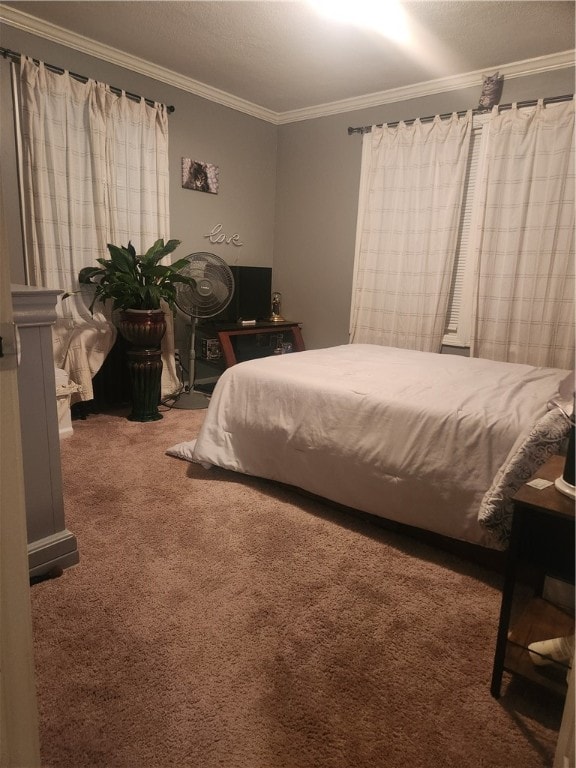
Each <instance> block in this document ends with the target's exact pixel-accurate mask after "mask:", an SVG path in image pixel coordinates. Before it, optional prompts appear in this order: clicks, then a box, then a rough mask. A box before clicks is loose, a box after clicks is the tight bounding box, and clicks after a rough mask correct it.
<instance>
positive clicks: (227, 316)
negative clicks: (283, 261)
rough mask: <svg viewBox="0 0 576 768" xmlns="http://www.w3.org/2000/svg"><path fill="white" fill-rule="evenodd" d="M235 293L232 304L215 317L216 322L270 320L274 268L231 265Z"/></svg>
mask: <svg viewBox="0 0 576 768" xmlns="http://www.w3.org/2000/svg"><path fill="white" fill-rule="evenodd" d="M230 269H231V270H232V274H233V275H234V295H233V296H232V300H231V301H230V304H228V306H227V307H226V309H225V310H224V311H223V312H221V313H220V314H218V315H216V317H214V322H216V323H237V322H239V321H240V320H268V318H269V317H270V314H271V311H272V309H271V297H272V268H271V267H241V266H233V267H232V266H231V267H230Z"/></svg>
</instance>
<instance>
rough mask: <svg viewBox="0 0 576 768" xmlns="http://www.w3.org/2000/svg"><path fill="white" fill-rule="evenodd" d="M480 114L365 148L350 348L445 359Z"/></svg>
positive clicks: (370, 137) (389, 135) (391, 134)
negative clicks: (397, 349) (464, 201)
mask: <svg viewBox="0 0 576 768" xmlns="http://www.w3.org/2000/svg"><path fill="white" fill-rule="evenodd" d="M471 126H472V112H471V111H470V112H468V113H467V114H466V115H464V116H463V117H461V118H459V117H458V116H457V115H456V114H454V115H452V117H451V118H450V119H448V120H441V119H440V117H438V116H437V117H436V118H435V119H434V120H433V121H432V122H431V123H422V122H421V121H420V120H416V121H415V122H414V123H413V124H412V125H411V126H408V125H406V124H405V123H403V122H401V123H399V124H398V126H397V127H394V128H388V127H387V126H386V125H384V126H382V127H376V126H375V127H373V128H372V131H371V133H369V134H366V135H365V136H364V139H363V164H362V175H361V181H360V200H359V217H358V230H357V243H356V258H355V269H354V286H353V292H352V311H351V328H350V340H351V342H352V343H373V344H383V345H386V346H394V347H404V348H406V349H418V350H422V351H428V352H439V351H440V347H441V343H442V337H443V334H444V330H445V325H446V313H447V307H448V300H449V293H450V285H451V280H452V272H453V266H454V255H455V252H456V243H457V237H458V227H459V222H460V215H461V207H462V198H463V189H464V179H465V173H466V164H467V160H468V154H469V144H470V134H471Z"/></svg>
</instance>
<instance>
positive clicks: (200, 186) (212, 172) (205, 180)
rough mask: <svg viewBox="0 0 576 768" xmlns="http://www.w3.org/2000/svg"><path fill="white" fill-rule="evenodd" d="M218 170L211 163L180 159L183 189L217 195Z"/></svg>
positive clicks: (185, 158) (187, 158)
mask: <svg viewBox="0 0 576 768" xmlns="http://www.w3.org/2000/svg"><path fill="white" fill-rule="evenodd" d="M219 174H220V169H219V168H218V166H217V165H212V163H204V162H203V161H201V160H191V159H190V158H189V157H183V158H182V186H183V187H184V188H185V189H195V190H196V191H197V192H209V193H210V194H212V195H217V194H218V184H219V178H218V177H219Z"/></svg>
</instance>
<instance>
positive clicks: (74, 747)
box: [32, 411, 561, 768]
mask: <svg viewBox="0 0 576 768" xmlns="http://www.w3.org/2000/svg"><path fill="white" fill-rule="evenodd" d="M203 415H204V412H203V411H171V412H168V413H166V414H165V418H164V419H163V420H162V421H159V422H154V423H149V424H138V423H131V422H129V421H127V420H126V419H125V418H124V417H123V414H121V413H117V414H109V415H91V416H90V417H89V418H88V419H87V420H86V421H75V422H74V434H73V436H72V437H70V438H69V439H67V440H65V441H64V442H63V443H62V460H63V475H64V489H65V507H66V515H67V523H68V526H69V528H70V529H71V530H72V531H73V532H74V533H75V534H76V535H77V537H78V542H79V549H80V557H81V560H80V564H79V565H78V566H75V567H74V568H71V569H69V570H67V571H66V572H65V573H64V575H63V576H62V577H61V578H59V579H55V580H53V581H45V582H42V583H40V584H37V585H35V586H33V588H32V603H33V619H34V627H35V648H36V664H37V670H38V674H37V676H38V694H39V706H40V717H41V742H42V754H43V765H44V766H45V767H46V768H48V767H49V766H52V767H54V768H56V766H58V767H62V768H88V767H89V766H90V767H93V766H106V767H110V768H112V767H113V766H114V767H116V766H117V767H118V768H128V767H129V768H165V767H168V766H174V767H178V768H217V767H218V768H220V767H222V768H364V767H366V768H368V767H370V768H380V767H386V768H431V767H432V766H443V767H445V768H463V767H465V766H471V767H474V768H477V767H478V768H479V767H480V766H482V768H495V767H496V766H498V767H500V768H514V767H516V766H517V767H518V768H541V766H546V765H551V763H552V758H553V753H554V747H555V741H556V736H557V729H558V726H559V721H560V716H561V705H560V703H559V702H558V701H557V699H555V698H553V697H548V696H547V695H545V694H544V693H542V692H541V691H540V690H533V689H531V688H524V687H522V686H521V685H520V684H519V683H518V682H516V681H512V682H508V679H507V682H506V684H505V687H504V696H503V697H502V698H501V699H500V700H499V701H495V700H494V699H492V698H491V697H490V693H489V684H490V674H491V666H492V655H493V649H494V641H495V633H496V624H497V619H498V611H499V603H500V595H499V591H498V590H499V586H500V576H498V575H497V574H495V573H493V572H490V571H488V570H484V569H483V568H482V567H481V566H479V565H474V564H470V563H468V562H466V561H464V560H461V559H459V558H458V557H456V556H454V555H450V554H446V553H444V552H441V551H439V550H435V549H432V548H430V547H428V546H427V545H425V544H423V543H420V542H418V541H415V540H413V539H411V538H410V537H403V536H401V535H399V534H398V533H392V532H388V531H385V530H382V529H381V528H379V527H376V526H373V525H371V524H370V523H369V522H366V521H361V520H356V519H353V518H351V517H350V516H349V515H346V514H345V513H343V512H340V511H336V510H333V509H331V508H330V507H328V506H325V505H323V504H321V503H319V502H317V501H314V500H310V499H306V498H302V497H301V496H300V495H298V494H295V493H293V492H291V491H290V490H288V489H285V488H279V487H277V486H275V485H273V484H270V483H266V482H264V481H260V480H257V479H253V478H245V477H243V476H238V475H234V474H232V473H225V472H224V471H221V470H214V469H213V470H204V469H202V468H201V467H199V466H197V465H193V464H189V463H186V462H183V461H180V460H178V459H174V458H170V457H168V456H166V455H165V454H164V451H165V449H166V448H168V447H169V446H171V445H173V444H175V443H177V442H181V441H183V440H187V439H190V438H192V437H193V436H194V435H195V434H196V432H197V430H198V427H199V425H200V423H201V420H202V418H203ZM383 505H385V499H383Z"/></svg>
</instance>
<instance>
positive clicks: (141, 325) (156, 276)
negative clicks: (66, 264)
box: [78, 239, 196, 421]
mask: <svg viewBox="0 0 576 768" xmlns="http://www.w3.org/2000/svg"><path fill="white" fill-rule="evenodd" d="M179 245H180V240H169V241H168V242H167V243H164V240H162V239H160V240H157V241H156V242H155V243H154V245H153V246H152V247H151V248H149V249H148V250H147V251H146V253H145V254H143V255H138V254H137V253H136V249H135V248H134V246H133V245H132V243H131V242H129V243H128V245H127V247H124V246H117V245H112V244H110V243H109V244H108V246H107V247H108V251H109V253H110V258H109V259H103V258H102V259H96V261H97V262H98V264H99V265H100V266H98V267H84V268H83V269H81V270H80V272H79V275H78V280H79V282H80V284H81V285H93V286H94V287H95V291H94V296H93V298H92V301H91V303H90V306H89V309H90V311H91V312H93V311H94V305H95V303H96V302H97V301H101V302H106V301H109V300H111V301H112V310H119V311H120V315H119V321H118V328H119V330H120V333H121V334H122V336H123V337H124V338H125V339H126V341H128V343H129V344H130V347H129V349H128V367H129V369H130V381H131V389H132V412H131V414H130V415H129V416H128V418H129V419H130V420H131V421H156V420H157V419H161V418H162V414H160V413H159V411H158V402H159V400H160V381H161V376H162V359H161V354H160V343H161V341H162V337H163V336H164V333H165V332H166V320H165V317H164V309H163V308H162V306H161V302H166V304H167V305H168V307H169V308H170V309H174V305H175V302H176V295H177V286H178V284H179V283H183V284H186V285H189V286H191V287H195V285H196V281H195V280H194V279H193V278H190V277H187V276H185V275H182V274H180V272H179V270H181V269H182V267H184V266H185V265H186V263H187V259H186V258H183V259H179V260H178V261H175V262H174V263H172V264H170V265H166V264H160V261H161V260H162V259H163V258H164V257H165V256H167V255H168V254H170V253H172V252H173V251H174V250H175V249H176V248H177V247H178V246H179Z"/></svg>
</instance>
